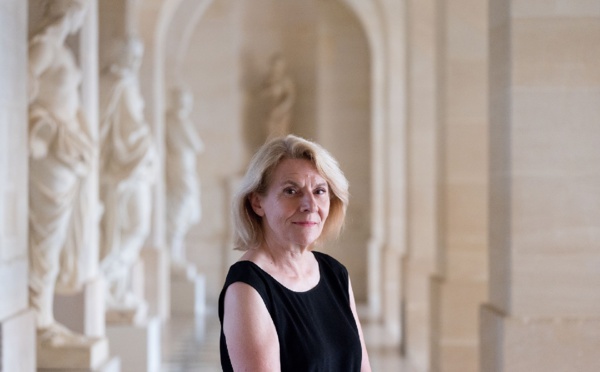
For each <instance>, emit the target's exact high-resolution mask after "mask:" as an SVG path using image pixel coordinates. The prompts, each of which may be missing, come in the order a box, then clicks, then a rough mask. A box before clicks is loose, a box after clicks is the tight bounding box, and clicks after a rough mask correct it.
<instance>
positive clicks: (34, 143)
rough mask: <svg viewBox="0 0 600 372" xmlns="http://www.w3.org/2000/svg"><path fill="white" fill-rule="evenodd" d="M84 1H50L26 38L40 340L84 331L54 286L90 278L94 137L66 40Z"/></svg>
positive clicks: (32, 280) (33, 292) (33, 280)
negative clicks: (58, 311)
mask: <svg viewBox="0 0 600 372" xmlns="http://www.w3.org/2000/svg"><path fill="white" fill-rule="evenodd" d="M87 7H88V4H87V2H86V1H84V0H60V1H52V2H48V3H47V6H46V8H45V11H44V18H43V20H42V22H41V27H40V28H39V30H38V31H37V32H36V33H34V34H33V36H32V37H31V38H30V40H29V46H28V47H29V66H28V69H29V72H28V73H29V152H30V157H29V266H30V270H29V299H30V304H31V307H32V308H33V310H34V312H35V315H36V324H37V333H38V336H37V339H38V347H45V346H48V347H56V346H68V345H79V344H81V343H82V342H85V340H86V338H85V337H84V336H82V335H78V334H75V333H73V332H71V331H70V330H68V329H67V328H65V327H64V326H63V325H61V324H59V323H57V322H56V320H55V319H54V313H53V302H54V301H53V298H54V293H55V291H56V292H59V293H64V294H68V293H74V292H76V291H78V290H80V289H81V286H82V284H83V282H84V281H85V280H87V279H89V278H87V277H86V276H88V275H89V274H88V272H89V271H90V268H89V267H82V265H83V264H82V262H85V259H82V257H83V256H84V255H85V254H86V252H87V251H86V246H88V245H89V238H90V235H89V234H90V228H91V227H90V226H91V225H90V224H89V223H87V221H89V219H90V216H89V208H90V194H89V193H88V192H87V190H88V182H89V181H90V180H89V174H90V170H91V168H92V164H93V163H92V161H93V159H94V151H95V143H94V141H93V140H92V136H91V135H90V128H89V127H88V123H87V121H86V118H85V115H84V112H83V110H82V105H81V98H80V95H79V94H80V93H79V87H80V85H81V81H82V72H81V69H80V68H79V66H78V64H77V62H76V58H75V56H74V54H73V52H72V51H71V50H70V49H69V47H68V46H67V45H66V43H65V41H66V39H67V37H68V36H69V35H71V34H75V33H77V32H78V31H79V30H80V28H81V27H82V24H83V20H84V17H85V15H86V12H87Z"/></svg>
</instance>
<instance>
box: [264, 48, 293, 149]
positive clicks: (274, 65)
mask: <svg viewBox="0 0 600 372" xmlns="http://www.w3.org/2000/svg"><path fill="white" fill-rule="evenodd" d="M263 95H265V96H267V97H268V99H269V108H268V114H267V115H268V117H267V124H266V126H267V136H268V138H271V137H278V136H282V135H286V134H289V133H290V124H291V118H292V109H293V106H294V101H295V99H296V87H295V84H294V81H293V80H292V79H291V78H290V76H289V75H288V74H287V68H286V63H285V60H284V59H283V57H281V56H280V55H278V54H276V55H275V56H273V58H272V59H271V67H270V70H269V75H268V76H267V79H266V80H265V84H264V90H263Z"/></svg>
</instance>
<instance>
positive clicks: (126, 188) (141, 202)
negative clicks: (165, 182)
mask: <svg viewBox="0 0 600 372" xmlns="http://www.w3.org/2000/svg"><path fill="white" fill-rule="evenodd" d="M143 50H144V48H143V44H142V42H141V41H140V40H139V39H137V38H135V37H129V38H127V39H126V40H123V41H121V42H120V43H118V44H117V48H116V51H117V52H116V57H115V59H114V61H113V62H112V63H111V64H110V65H109V66H108V67H107V68H106V69H104V71H103V72H102V74H101V77H100V141H101V147H100V197H101V200H102V203H103V205H104V214H103V216H102V221H101V234H100V235H101V236H100V267H101V270H102V272H103V274H104V276H105V277H106V280H107V295H106V305H107V316H106V319H107V321H109V322H115V321H125V322H133V321H135V319H137V318H138V317H140V316H142V317H143V316H145V311H146V308H147V305H146V302H145V300H144V299H143V298H142V297H141V296H140V294H136V293H135V292H134V291H132V288H131V271H132V268H133V266H134V264H135V263H136V262H137V261H138V259H139V254H140V251H141V249H142V246H143V244H144V242H145V240H146V238H147V237H148V235H149V233H150V219H151V214H152V197H151V196H152V195H151V188H152V184H153V182H154V181H155V179H156V176H157V159H158V158H157V153H156V148H155V144H154V142H153V139H152V134H151V132H150V128H149V126H148V124H147V123H146V121H145V119H144V99H143V97H142V95H141V92H140V86H139V80H138V73H139V68H140V65H141V62H142V56H143Z"/></svg>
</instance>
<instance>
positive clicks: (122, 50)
mask: <svg viewBox="0 0 600 372" xmlns="http://www.w3.org/2000/svg"><path fill="white" fill-rule="evenodd" d="M143 56H144V43H143V42H142V40H141V39H140V38H138V37H137V36H135V35H129V36H127V37H126V38H125V39H123V40H121V41H119V43H118V44H117V46H116V57H115V64H116V65H118V66H119V67H120V68H122V69H125V70H130V71H137V70H138V69H139V68H140V65H141V64H142V58H143Z"/></svg>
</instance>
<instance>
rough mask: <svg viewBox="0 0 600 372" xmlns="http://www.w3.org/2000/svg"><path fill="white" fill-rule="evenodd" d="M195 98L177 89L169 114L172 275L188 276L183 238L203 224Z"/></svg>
mask: <svg viewBox="0 0 600 372" xmlns="http://www.w3.org/2000/svg"><path fill="white" fill-rule="evenodd" d="M192 105H193V96H192V94H191V92H190V91H188V90H186V89H183V88H175V89H174V90H173V92H172V103H171V107H170V109H169V110H168V112H167V127H166V138H167V158H166V175H167V182H166V183H167V239H168V244H169V246H170V250H171V267H172V273H173V274H181V275H187V274H186V272H187V270H189V265H188V263H187V261H186V256H185V244H184V238H185V235H186V233H187V232H188V230H189V229H190V227H191V226H192V225H193V224H195V223H197V222H199V221H200V216H201V207H200V182H199V180H198V172H197V170H196V157H197V156H198V154H199V153H200V152H202V151H203V149H204V144H203V143H202V140H201V139H200V137H199V136H198V133H197V131H196V129H195V128H194V124H193V123H192V122H191V121H190V119H189V115H190V113H191V111H192Z"/></svg>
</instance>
